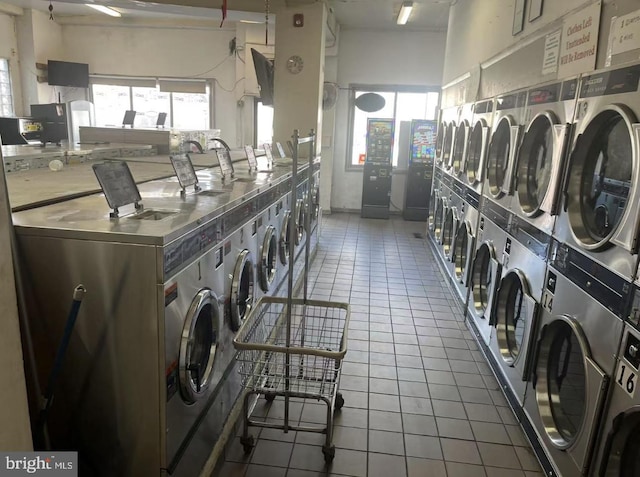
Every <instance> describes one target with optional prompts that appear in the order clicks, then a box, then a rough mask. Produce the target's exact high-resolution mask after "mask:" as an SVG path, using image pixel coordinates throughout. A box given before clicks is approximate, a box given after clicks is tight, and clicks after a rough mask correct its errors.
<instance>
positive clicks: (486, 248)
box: [467, 201, 509, 346]
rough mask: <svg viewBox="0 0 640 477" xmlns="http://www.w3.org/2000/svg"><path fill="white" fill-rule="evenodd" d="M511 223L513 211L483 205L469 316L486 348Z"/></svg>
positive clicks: (468, 304) (487, 204) (472, 270)
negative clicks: (510, 216)
mask: <svg viewBox="0 0 640 477" xmlns="http://www.w3.org/2000/svg"><path fill="white" fill-rule="evenodd" d="M508 223H509V211H507V210H505V209H503V208H502V207H500V206H498V205H497V204H495V203H494V202H491V201H485V202H483V203H482V207H481V209H480V217H479V220H478V232H477V236H476V248H475V253H474V259H473V264H472V265H471V270H470V273H469V300H468V303H467V316H468V317H469V320H468V321H469V324H470V325H471V330H472V331H473V332H474V333H475V334H476V336H478V338H479V340H480V342H481V343H483V344H484V345H485V346H489V343H490V339H491V335H492V331H493V327H492V326H491V319H492V316H493V310H494V308H495V304H496V296H497V291H498V286H499V285H500V279H501V278H502V263H503V254H504V251H505V248H506V243H507V232H506V230H507V224H508Z"/></svg>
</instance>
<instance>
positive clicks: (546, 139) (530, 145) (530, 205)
mask: <svg viewBox="0 0 640 477" xmlns="http://www.w3.org/2000/svg"><path fill="white" fill-rule="evenodd" d="M557 122H558V121H557V119H555V117H554V116H553V115H551V114H550V113H547V114H541V115H538V116H536V117H535V118H534V120H533V121H532V122H531V125H530V126H529V129H528V130H527V133H526V134H525V135H524V139H523V140H522V145H521V146H520V152H519V154H518V199H519V201H520V207H521V208H522V211H523V212H524V213H525V214H527V215H530V216H532V215H536V214H537V213H539V211H540V205H541V204H542V201H543V199H544V197H545V195H546V194H547V190H548V189H549V182H550V180H551V166H552V159H553V125H554V124H557Z"/></svg>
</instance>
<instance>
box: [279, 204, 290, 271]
mask: <svg viewBox="0 0 640 477" xmlns="http://www.w3.org/2000/svg"><path fill="white" fill-rule="evenodd" d="M290 227H291V212H290V211H289V210H285V211H284V213H283V214H282V229H281V230H280V244H279V248H280V250H279V252H280V253H279V255H280V263H282V265H286V264H287V263H289V254H290V247H289V231H290V230H291V229H290Z"/></svg>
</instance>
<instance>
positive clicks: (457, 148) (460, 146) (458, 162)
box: [451, 119, 469, 177]
mask: <svg viewBox="0 0 640 477" xmlns="http://www.w3.org/2000/svg"><path fill="white" fill-rule="evenodd" d="M468 144H469V122H468V121H467V120H466V119H465V120H464V121H461V122H460V124H459V125H458V128H457V130H456V137H455V140H454V143H453V159H452V161H451V165H452V168H453V175H455V176H456V177H457V176H458V175H460V173H461V172H462V171H463V169H464V164H465V161H466V157H467V150H468V149H467V146H468Z"/></svg>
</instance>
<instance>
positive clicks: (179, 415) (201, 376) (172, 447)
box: [164, 247, 234, 473]
mask: <svg viewBox="0 0 640 477" xmlns="http://www.w3.org/2000/svg"><path fill="white" fill-rule="evenodd" d="M223 286H224V267H223V264H222V248H221V247H216V248H215V249H214V250H211V251H209V252H208V253H206V254H205V255H203V256H202V257H201V258H200V259H198V260H197V261H196V262H194V263H193V264H191V265H190V266H188V267H187V268H185V269H184V270H182V271H181V272H179V273H178V274H177V275H176V276H174V277H173V278H171V279H169V280H168V281H166V282H165V284H164V304H165V308H164V315H165V320H164V341H165V343H164V349H165V364H166V400H167V401H166V402H167V404H166V429H167V431H166V453H167V462H168V466H167V468H168V470H169V472H171V473H174V471H175V470H176V468H178V467H180V468H181V469H182V468H184V467H185V462H181V458H182V456H183V455H184V454H185V453H187V455H188V449H187V448H188V447H189V446H198V445H200V444H201V443H200V442H199V440H204V441H205V442H206V440H207V439H206V432H205V433H198V432H196V430H197V429H198V427H199V425H200V426H202V427H203V428H205V427H208V428H209V430H213V431H214V432H216V431H217V432H219V431H220V429H221V426H216V423H215V422H214V421H215V419H214V417H213V413H209V414H207V411H208V409H209V407H208V401H209V400H210V399H211V396H212V394H213V393H214V391H215V390H216V388H217V387H218V386H219V385H220V384H221V379H222V377H223V374H224V372H225V370H226V369H227V367H228V366H229V365H230V364H231V363H233V356H234V351H233V346H232V339H233V338H232V337H231V336H229V334H230V333H229V331H230V330H228V328H227V329H225V327H224V296H223V295H222V293H220V290H223ZM201 421H204V422H201ZM190 434H192V435H191V436H190ZM202 434H205V435H202ZM209 444H211V442H209ZM186 465H188V463H186ZM195 470H197V469H195Z"/></svg>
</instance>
